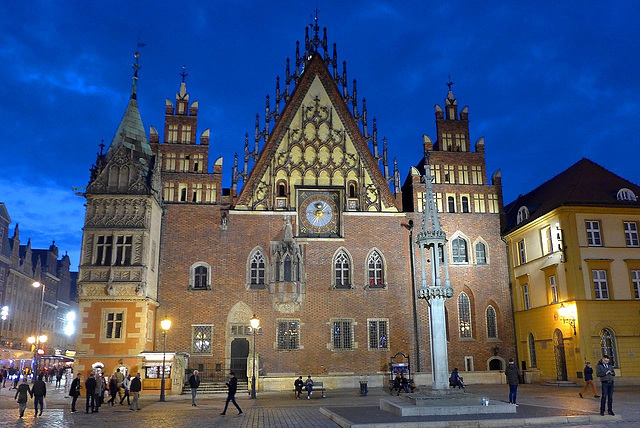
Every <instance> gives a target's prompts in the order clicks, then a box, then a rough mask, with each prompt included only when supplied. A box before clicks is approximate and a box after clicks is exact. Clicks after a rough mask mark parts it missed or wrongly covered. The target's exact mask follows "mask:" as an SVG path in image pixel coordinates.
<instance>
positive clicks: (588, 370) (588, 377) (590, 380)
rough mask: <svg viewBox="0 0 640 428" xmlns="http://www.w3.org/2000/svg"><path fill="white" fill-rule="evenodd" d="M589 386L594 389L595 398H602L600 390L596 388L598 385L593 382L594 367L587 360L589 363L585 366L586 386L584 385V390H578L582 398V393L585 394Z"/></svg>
mask: <svg viewBox="0 0 640 428" xmlns="http://www.w3.org/2000/svg"><path fill="white" fill-rule="evenodd" d="M589 387H591V390H592V391H593V396H594V397H595V398H600V396H599V395H598V391H597V390H596V385H595V384H594V383H593V368H592V367H591V363H590V362H589V361H587V364H586V365H585V366H584V386H583V387H582V390H581V391H580V392H578V395H579V396H580V398H583V397H582V394H585V393H586V392H587V388H589Z"/></svg>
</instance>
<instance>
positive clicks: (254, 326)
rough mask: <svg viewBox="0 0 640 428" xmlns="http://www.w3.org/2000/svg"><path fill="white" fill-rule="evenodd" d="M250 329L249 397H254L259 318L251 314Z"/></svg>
mask: <svg viewBox="0 0 640 428" xmlns="http://www.w3.org/2000/svg"><path fill="white" fill-rule="evenodd" d="M249 322H250V323H251V330H252V331H253V376H251V398H252V399H255V398H256V332H257V331H258V327H260V319H259V318H258V317H256V315H255V314H253V318H251V319H250V320H249Z"/></svg>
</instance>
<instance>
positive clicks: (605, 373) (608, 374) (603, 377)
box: [596, 355, 616, 416]
mask: <svg viewBox="0 0 640 428" xmlns="http://www.w3.org/2000/svg"><path fill="white" fill-rule="evenodd" d="M596 375H597V376H598V377H599V378H600V382H602V398H601V399H600V415H601V416H604V403H605V401H606V402H607V410H608V411H609V414H610V415H611V416H614V413H613V407H612V404H613V377H614V376H615V375H616V372H615V370H614V369H613V367H612V366H610V365H609V357H608V356H607V355H605V356H604V357H602V359H601V360H600V361H598V365H597V366H596Z"/></svg>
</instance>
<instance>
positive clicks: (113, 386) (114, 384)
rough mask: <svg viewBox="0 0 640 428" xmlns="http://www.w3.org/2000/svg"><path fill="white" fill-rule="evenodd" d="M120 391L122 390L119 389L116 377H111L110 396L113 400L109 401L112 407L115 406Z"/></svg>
mask: <svg viewBox="0 0 640 428" xmlns="http://www.w3.org/2000/svg"><path fill="white" fill-rule="evenodd" d="M119 391H120V388H118V380H117V379H116V375H115V374H114V375H111V379H109V395H110V396H111V398H110V399H109V404H111V406H114V405H115V401H116V396H117V395H118V392H119Z"/></svg>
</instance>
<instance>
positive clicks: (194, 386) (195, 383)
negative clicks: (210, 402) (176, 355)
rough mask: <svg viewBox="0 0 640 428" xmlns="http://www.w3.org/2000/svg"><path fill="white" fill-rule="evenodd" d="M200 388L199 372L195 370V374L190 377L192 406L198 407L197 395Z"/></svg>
mask: <svg viewBox="0 0 640 428" xmlns="http://www.w3.org/2000/svg"><path fill="white" fill-rule="evenodd" d="M199 386H200V376H199V373H198V370H194V371H193V374H192V375H191V376H189V387H190V388H191V405H192V406H193V407H197V406H196V394H197V393H198V387H199Z"/></svg>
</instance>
